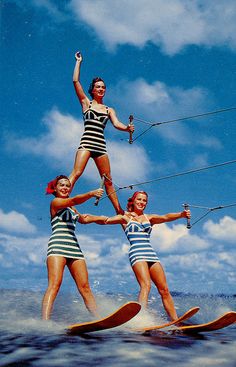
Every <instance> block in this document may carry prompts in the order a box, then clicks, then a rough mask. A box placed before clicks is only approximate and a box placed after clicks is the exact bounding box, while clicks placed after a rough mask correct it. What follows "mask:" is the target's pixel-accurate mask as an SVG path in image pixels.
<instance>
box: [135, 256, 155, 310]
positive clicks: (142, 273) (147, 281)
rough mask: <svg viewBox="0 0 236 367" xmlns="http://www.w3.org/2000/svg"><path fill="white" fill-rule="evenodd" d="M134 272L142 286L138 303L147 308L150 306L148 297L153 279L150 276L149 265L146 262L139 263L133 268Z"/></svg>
mask: <svg viewBox="0 0 236 367" xmlns="http://www.w3.org/2000/svg"><path fill="white" fill-rule="evenodd" d="M133 271H134V274H135V276H136V279H137V281H138V283H139V285H140V291H139V296H138V302H139V303H141V305H142V306H143V307H145V308H146V307H147V305H148V295H149V293H150V289H151V278H150V274H149V268H148V264H147V263H146V261H140V262H137V263H136V264H134V266H133Z"/></svg>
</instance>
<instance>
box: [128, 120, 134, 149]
mask: <svg viewBox="0 0 236 367" xmlns="http://www.w3.org/2000/svg"><path fill="white" fill-rule="evenodd" d="M133 120H134V116H133V115H130V116H129V125H130V126H131V125H133V124H134V123H133ZM132 143H133V132H132V131H130V132H129V144H132Z"/></svg>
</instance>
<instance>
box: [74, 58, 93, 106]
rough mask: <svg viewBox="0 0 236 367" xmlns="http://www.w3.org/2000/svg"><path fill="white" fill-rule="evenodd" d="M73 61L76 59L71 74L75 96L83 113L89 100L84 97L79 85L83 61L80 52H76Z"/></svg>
mask: <svg viewBox="0 0 236 367" xmlns="http://www.w3.org/2000/svg"><path fill="white" fill-rule="evenodd" d="M75 59H76V63H75V68H74V73H73V84H74V87H75V91H76V94H77V96H78V98H79V101H80V104H81V106H82V109H83V111H84V110H86V109H87V107H88V105H89V99H88V97H87V96H86V94H85V92H84V89H83V87H82V85H81V83H80V66H81V63H82V60H83V58H82V55H81V53H80V52H76V54H75Z"/></svg>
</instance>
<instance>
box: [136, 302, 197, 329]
mask: <svg viewBox="0 0 236 367" xmlns="http://www.w3.org/2000/svg"><path fill="white" fill-rule="evenodd" d="M199 309H200V308H199V307H193V308H190V309H189V310H188V311H187V312H185V313H184V314H183V315H182V316H180V317H179V318H178V319H177V320H174V321H170V322H167V323H166V324H161V325H154V326H148V327H143V328H139V329H135V331H141V332H143V333H146V332H149V331H150V332H151V331H155V330H158V329H163V328H166V327H168V326H172V325H176V324H178V323H180V322H182V321H185V320H188V319H189V318H190V317H192V316H193V315H195V313H197V312H198V311H199Z"/></svg>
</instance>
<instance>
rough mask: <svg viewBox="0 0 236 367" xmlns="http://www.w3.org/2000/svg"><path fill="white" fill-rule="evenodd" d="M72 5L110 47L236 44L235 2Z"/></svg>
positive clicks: (148, 0)
mask: <svg viewBox="0 0 236 367" xmlns="http://www.w3.org/2000/svg"><path fill="white" fill-rule="evenodd" d="M70 7H71V10H72V12H73V13H74V15H75V17H76V19H77V20H78V22H81V20H82V21H84V22H85V23H87V24H88V25H89V26H90V27H91V28H92V29H93V30H94V31H95V32H96V33H97V35H98V37H99V38H100V39H101V40H102V41H103V42H104V44H105V46H106V47H108V48H110V49H114V48H115V47H116V46H117V45H121V44H130V45H134V46H136V47H144V46H145V45H146V44H147V43H148V42H152V43H153V44H154V45H156V46H157V47H160V48H161V50H162V51H163V52H164V53H166V54H168V55H173V54H176V53H178V52H180V51H181V50H182V49H183V48H184V47H186V46H188V45H201V46H202V45H203V46H207V47H212V46H222V45H224V46H225V45H226V46H228V47H229V48H231V49H233V50H235V48H236V37H235V34H236V22H235V13H236V4H235V1H234V0H228V1H227V2H222V1H221V0H215V1H214V2H212V1H211V0H206V1H204V2H202V1H201V0H194V1H191V2H189V1H187V0H169V1H168V2H164V1H162V0H145V1H144V0H136V1H135V3H134V1H133V0H113V1H112V4H110V2H109V1H108V0H86V1H85V0H71V2H70ZM101 24H102V25H104V26H101ZM110 30H112V32H111V31H110Z"/></svg>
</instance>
